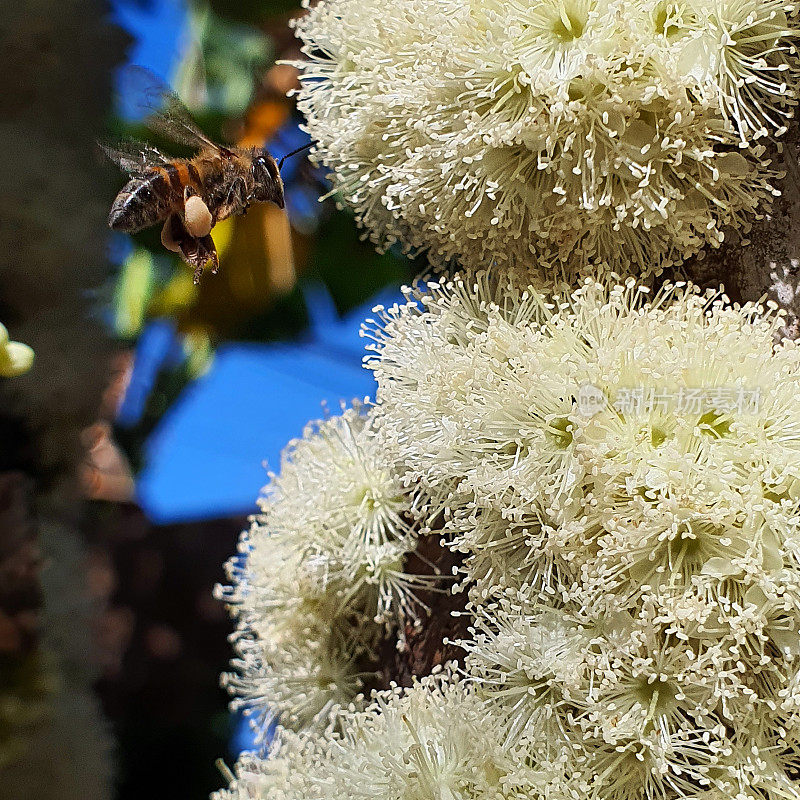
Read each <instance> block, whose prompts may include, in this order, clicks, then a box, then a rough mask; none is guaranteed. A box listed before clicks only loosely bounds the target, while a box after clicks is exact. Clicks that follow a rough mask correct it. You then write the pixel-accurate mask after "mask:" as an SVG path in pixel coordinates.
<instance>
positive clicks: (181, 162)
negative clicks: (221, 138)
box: [101, 68, 305, 283]
mask: <svg viewBox="0 0 800 800" xmlns="http://www.w3.org/2000/svg"><path fill="white" fill-rule="evenodd" d="M133 69H134V70H135V75H136V76H138V77H139V78H141V77H142V76H144V78H145V79H146V80H147V83H148V107H149V108H151V109H155V111H154V112H153V113H151V114H150V116H149V117H148V118H147V119H146V120H145V122H146V124H147V125H148V127H149V128H150V129H151V130H153V131H154V132H156V133H158V134H160V135H161V136H163V137H165V138H167V139H170V140H172V141H175V142H177V143H179V144H181V145H184V146H188V147H191V148H193V149H195V150H196V154H195V155H194V156H193V157H192V158H173V157H171V156H168V155H166V154H164V153H162V152H161V151H160V150H158V149H156V148H155V147H153V146H151V145H149V144H146V143H144V142H137V141H128V142H123V143H118V144H116V145H114V146H113V147H109V146H106V145H103V144H101V148H102V149H103V151H104V152H105V153H106V155H107V156H108V157H109V158H110V159H111V160H112V161H114V162H115V163H116V164H118V165H119V166H120V167H121V168H122V169H123V170H125V171H126V172H128V173H129V174H130V175H131V178H130V180H129V181H128V183H126V184H125V186H124V187H123V188H122V190H121V191H120V192H119V194H118V195H117V197H116V199H115V200H114V204H113V205H112V207H111V213H110V214H109V216H108V224H109V227H110V228H111V229H112V230H115V231H124V232H126V233H136V232H137V231H140V230H143V229H144V228H149V227H151V226H152V225H156V224H158V223H163V227H162V230H161V243H162V244H163V245H164V247H166V248H167V249H168V250H171V251H173V252H176V253H180V255H181V257H182V258H183V260H184V261H185V262H186V263H187V264H188V265H189V266H191V267H193V268H194V282H195V283H198V282H199V280H200V276H201V275H202V273H203V268H204V267H205V266H206V265H207V264H210V265H211V272H212V273H216V272H217V270H218V269H219V256H218V255H217V249H216V247H215V246H214V241H213V239H212V238H211V230H212V228H213V227H214V225H216V224H217V223H218V222H220V221H221V220H224V219H227V218H228V217H231V216H236V215H239V214H245V213H246V212H247V209H248V208H249V207H250V204H251V203H266V202H272V203H275V204H276V205H277V206H278V207H279V208H283V206H284V198H283V181H282V180H281V175H280V167H281V166H282V164H283V161H284V159H285V158H287V157H288V156H289V155H294V153H295V152H299V150H303V149H305V148H299V150H296V151H293V152H292V153H289V154H288V155H287V156H284V158H283V159H281V162H280V164H278V163H277V162H276V161H275V159H274V158H273V157H272V156H271V155H270V154H269V153H268V152H267V151H266V149H264V148H260V147H247V148H241V147H225V146H223V145H219V144H216V143H215V142H212V141H211V140H210V139H209V138H208V137H207V136H206V135H205V134H204V133H203V132H202V131H201V130H200V128H199V127H198V126H197V124H196V123H195V122H194V120H193V119H192V117H191V115H190V113H189V111H188V110H187V109H186V107H185V106H184V105H183V103H182V102H181V101H180V99H179V98H178V96H177V95H176V94H175V93H174V92H172V91H171V90H170V89H168V88H167V87H166V86H163V85H162V84H161V83H160V82H159V81H158V78H156V77H155V76H154V75H152V74H151V73H149V72H148V71H147V70H144V69H142V68H133Z"/></svg>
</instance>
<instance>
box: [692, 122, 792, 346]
mask: <svg viewBox="0 0 800 800" xmlns="http://www.w3.org/2000/svg"><path fill="white" fill-rule="evenodd" d="M781 144H782V148H781V149H782V152H780V153H777V154H776V156H775V164H776V165H777V166H778V167H779V169H781V170H783V171H785V173H786V175H785V177H784V178H783V179H782V180H781V181H780V182H779V188H780V189H781V191H782V195H781V197H779V198H777V199H776V200H775V202H774V203H773V206H772V208H771V209H770V210H769V211H768V212H767V213H766V214H765V215H764V217H763V219H761V220H758V221H757V222H756V223H755V224H754V225H753V229H752V230H751V231H750V232H749V233H748V234H747V235H746V237H744V242H749V243H748V244H746V243H743V237H742V236H740V235H738V234H737V233H736V231H728V232H726V242H725V243H724V245H723V246H722V247H721V248H720V249H719V250H711V251H707V252H705V253H703V254H701V256H700V257H696V258H693V259H690V260H689V261H688V262H687V263H686V264H685V265H684V269H683V272H684V273H685V274H686V275H687V277H689V278H690V279H691V280H692V281H694V282H695V283H697V284H699V285H701V286H704V287H705V286H712V287H717V286H719V285H720V284H724V286H725V291H726V293H727V294H728V296H729V297H730V298H731V300H734V301H740V302H744V301H749V300H759V299H760V298H761V297H764V296H766V298H767V299H768V300H774V301H775V302H776V303H778V305H779V306H781V307H782V308H784V309H786V311H787V320H786V322H787V324H786V334H787V335H789V336H791V337H792V338H795V337H796V336H798V334H800V167H798V163H799V162H800V124H798V123H797V122H795V123H793V124H792V125H791V127H790V129H789V131H788V133H787V134H786V136H784V137H783V140H782V142H781Z"/></svg>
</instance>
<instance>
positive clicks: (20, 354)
mask: <svg viewBox="0 0 800 800" xmlns="http://www.w3.org/2000/svg"><path fill="white" fill-rule="evenodd" d="M33 358H34V353H33V349H32V348H30V347H28V345H27V344H23V343H22V342H12V341H10V340H9V337H8V331H7V330H6V327H5V325H2V324H0V376H2V377H3V378H16V377H17V375H23V374H24V373H26V372H27V371H28V370H29V369H30V368H31V367H32V366H33Z"/></svg>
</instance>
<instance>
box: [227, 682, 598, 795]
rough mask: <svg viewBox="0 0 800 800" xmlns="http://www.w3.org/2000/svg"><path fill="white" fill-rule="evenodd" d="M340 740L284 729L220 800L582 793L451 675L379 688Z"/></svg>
mask: <svg viewBox="0 0 800 800" xmlns="http://www.w3.org/2000/svg"><path fill="white" fill-rule="evenodd" d="M343 719H344V725H343V728H344V730H345V733H344V734H343V735H342V737H341V738H329V739H327V740H319V739H316V740H315V739H312V738H308V737H303V736H297V735H292V734H286V733H284V734H283V735H282V736H281V737H280V738H279V740H278V741H277V743H276V745H275V746H274V748H273V750H272V752H271V753H270V755H269V756H268V757H267V758H265V759H260V758H250V757H245V758H244V759H243V760H242V761H241V762H240V763H239V765H238V769H237V774H236V776H235V777H234V780H233V781H232V784H231V787H230V789H229V790H228V791H225V792H221V793H220V794H218V795H217V798H218V800H252V798H259V800H308V799H309V798H334V797H335V798H341V800H373V799H374V798H376V797H380V798H382V799H383V800H430V798H436V799H437V800H457V799H459V800H460V798H486V799H487V800H488V799H489V798H492V800H532V799H535V800H538V799H539V798H541V800H545V798H548V800H579V798H580V797H581V794H580V791H581V790H582V789H584V790H585V786H584V785H582V783H581V781H580V780H577V781H574V782H570V783H568V781H567V776H566V775H565V773H564V769H563V765H562V764H559V763H557V762H542V763H540V764H537V765H535V766H534V765H532V764H530V763H526V759H525V758H524V756H523V755H522V754H521V753H520V752H518V749H516V748H512V747H507V746H504V743H503V730H502V726H501V724H500V721H499V718H497V717H492V716H489V717H487V715H486V710H485V707H484V704H483V702H482V701H481V700H480V699H479V698H478V696H477V694H476V693H475V692H474V691H473V690H472V689H471V687H470V686H469V685H468V684H466V683H465V682H463V681H458V680H456V679H455V675H454V674H453V673H452V672H448V673H445V674H443V675H442V674H439V675H434V676H431V677H429V678H426V679H424V680H423V681H421V682H419V683H418V684H416V685H415V686H414V687H412V688H411V689H409V690H408V691H405V692H403V691H401V690H399V689H396V688H395V689H390V690H387V691H384V692H379V693H377V694H376V695H375V697H374V700H373V702H372V704H371V705H370V706H369V707H368V708H366V709H365V710H363V711H358V712H350V713H347V714H345V716H344V718H343Z"/></svg>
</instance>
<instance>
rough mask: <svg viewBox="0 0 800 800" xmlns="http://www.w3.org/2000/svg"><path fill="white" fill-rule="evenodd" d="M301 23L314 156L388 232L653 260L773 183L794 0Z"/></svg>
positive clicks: (676, 255)
mask: <svg viewBox="0 0 800 800" xmlns="http://www.w3.org/2000/svg"><path fill="white" fill-rule="evenodd" d="M297 28H298V33H299V35H300V37H301V38H302V39H303V40H304V42H305V52H306V54H307V56H308V60H307V61H304V62H299V64H298V65H299V66H300V67H301V68H302V69H303V75H302V83H303V87H302V89H301V91H300V99H299V107H300V108H301V110H302V111H303V112H304V113H305V115H306V118H307V127H308V131H309V133H310V134H311V136H312V138H313V139H314V140H315V141H316V142H317V146H316V151H315V152H316V156H317V157H318V159H320V160H321V161H322V162H324V163H325V164H326V165H327V166H328V167H330V168H331V171H332V175H331V178H332V180H333V186H334V191H335V192H336V193H337V194H338V197H339V198H340V199H341V200H342V201H344V202H346V203H347V204H349V205H350V206H352V207H353V208H354V209H355V211H356V214H357V217H358V219H359V221H360V223H361V224H362V225H363V226H365V227H366V228H367V229H368V231H369V233H370V236H371V237H372V239H373V241H374V242H375V243H376V244H379V245H381V246H387V245H390V244H392V243H394V242H400V243H401V244H402V245H403V246H404V247H405V248H406V249H407V250H409V251H414V252H418V251H420V250H426V251H427V252H428V255H429V258H430V259H431V261H432V262H433V263H435V264H441V263H444V262H447V261H450V260H456V261H459V262H460V263H461V264H462V265H464V267H465V268H471V267H472V266H473V265H476V264H477V265H489V264H490V263H494V264H497V265H498V266H499V267H504V266H511V267H514V268H516V269H525V268H527V267H528V265H529V264H530V263H537V264H540V265H542V267H543V271H546V272H548V273H552V272H553V271H554V270H555V272H556V274H559V273H563V274H564V275H566V276H567V277H569V276H572V275H575V274H576V273H579V272H580V271H581V270H582V269H583V268H584V267H585V266H586V265H587V262H588V261H589V260H591V261H592V264H593V268H597V267H598V266H599V265H600V264H602V263H606V264H610V265H611V267H612V268H618V269H619V268H622V267H623V266H625V267H626V268H627V267H628V265H632V266H633V267H634V268H635V269H636V270H637V271H639V272H641V273H647V272H653V271H656V272H658V271H660V270H661V269H662V268H663V267H665V266H668V265H670V264H673V263H677V262H679V261H680V260H681V259H683V258H685V257H686V256H688V255H690V254H692V253H694V252H696V251H697V250H699V249H700V248H701V247H702V246H704V245H706V244H710V245H711V246H718V245H719V243H720V242H721V241H722V239H723V235H724V234H723V228H724V227H725V226H728V225H732V226H735V227H736V228H737V229H739V230H740V231H742V230H746V229H747V227H748V225H749V222H750V220H751V219H752V218H753V217H754V216H755V213H756V212H757V208H758V206H759V204H760V203H762V202H763V201H765V200H768V199H769V198H770V197H771V196H773V195H774V194H776V193H777V190H776V189H775V186H774V183H773V182H774V178H775V171H774V170H773V169H772V168H771V167H770V156H769V152H768V148H767V147H765V144H764V143H765V141H766V140H767V137H775V136H779V135H780V134H782V133H783V131H784V129H785V125H786V121H787V118H788V117H789V115H790V114H791V112H792V109H793V106H794V104H795V99H796V91H795V88H794V87H795V85H796V81H797V79H798V75H799V74H800V73H799V72H798V68H797V63H796V55H797V53H796V42H797V36H798V32H800V27H798V23H797V19H796V11H795V6H794V4H792V3H787V2H785V0H537V1H536V2H527V1H526V2H523V1H522V0H474V1H473V2H464V0H402V2H395V3H389V4H387V3H383V2H379V1H378V0H324V2H320V3H319V4H316V5H314V6H313V7H311V8H310V10H309V12H308V14H307V15H306V16H304V17H303V18H302V19H301V20H300V21H299V22H298V24H297Z"/></svg>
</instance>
